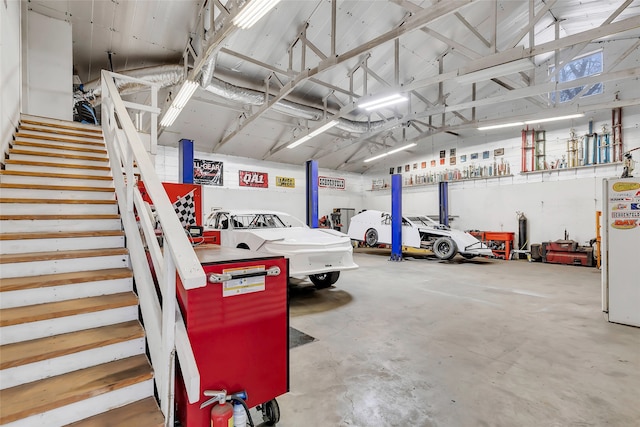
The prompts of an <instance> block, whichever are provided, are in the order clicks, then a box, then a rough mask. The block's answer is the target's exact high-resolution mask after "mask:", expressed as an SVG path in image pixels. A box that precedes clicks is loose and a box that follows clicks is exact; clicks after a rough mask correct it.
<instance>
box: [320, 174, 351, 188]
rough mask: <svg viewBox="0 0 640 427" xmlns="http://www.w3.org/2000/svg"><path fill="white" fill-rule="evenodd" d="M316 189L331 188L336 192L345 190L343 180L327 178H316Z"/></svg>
mask: <svg viewBox="0 0 640 427" xmlns="http://www.w3.org/2000/svg"><path fill="white" fill-rule="evenodd" d="M318 187H322V188H333V189H336V190H344V189H345V180H344V178H330V177H327V176H319V177H318Z"/></svg>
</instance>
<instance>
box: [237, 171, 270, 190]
mask: <svg viewBox="0 0 640 427" xmlns="http://www.w3.org/2000/svg"><path fill="white" fill-rule="evenodd" d="M239 173H240V187H258V188H268V187H269V174H268V173H266V172H254V171H239Z"/></svg>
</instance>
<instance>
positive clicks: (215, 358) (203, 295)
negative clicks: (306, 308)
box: [176, 245, 289, 427]
mask: <svg viewBox="0 0 640 427" xmlns="http://www.w3.org/2000/svg"><path fill="white" fill-rule="evenodd" d="M196 253H197V254H198V257H199V259H200V262H201V264H202V267H203V268H204V271H205V273H206V275H207V278H208V283H207V286H205V287H203V288H198V289H191V290H185V289H184V288H183V287H182V284H181V283H178V292H177V293H178V303H179V305H180V309H181V311H182V315H183V317H184V320H185V324H186V327H187V334H188V336H189V339H190V341H191V346H192V348H193V353H194V356H195V359H196V363H197V365H198V369H199V371H200V397H201V399H200V401H198V402H196V403H193V404H189V402H188V399H187V395H186V390H185V386H184V384H183V383H182V380H181V375H176V378H177V385H176V406H177V409H176V418H177V419H178V420H180V422H181V423H182V425H183V427H207V426H209V425H210V410H211V407H205V408H203V409H200V405H201V404H202V403H203V402H204V401H206V400H207V399H209V398H208V397H205V396H204V391H205V390H222V389H224V390H226V391H227V392H228V393H229V394H231V393H236V392H240V391H243V390H244V391H246V393H247V398H246V403H247V406H248V407H255V406H260V409H261V410H262V412H263V417H264V418H265V421H267V422H268V423H270V424H275V423H276V422H277V421H278V419H279V417H280V415H279V409H278V406H277V402H276V400H275V398H276V397H277V396H280V395H282V394H284V393H286V392H288V391H289V305H288V294H287V292H288V290H287V289H288V288H287V278H288V276H289V274H288V273H289V271H288V261H287V259H286V258H284V257H281V256H273V257H265V256H264V255H263V254H259V253H256V252H252V251H247V250H243V249H233V248H221V247H219V246H215V245H206V246H200V247H198V248H197V249H196ZM178 368H179V367H178Z"/></svg>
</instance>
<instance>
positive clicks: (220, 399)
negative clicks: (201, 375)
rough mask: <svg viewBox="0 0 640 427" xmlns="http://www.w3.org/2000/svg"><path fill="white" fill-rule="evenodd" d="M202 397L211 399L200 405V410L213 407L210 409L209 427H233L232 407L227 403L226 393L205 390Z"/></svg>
mask: <svg viewBox="0 0 640 427" xmlns="http://www.w3.org/2000/svg"><path fill="white" fill-rule="evenodd" d="M204 395H205V396H212V397H211V399H209V400H207V401H205V402H204V403H203V404H202V405H200V409H202V408H204V407H206V406H209V405H214V406H213V408H211V427H233V405H232V404H230V403H227V391H226V390H205V392H204ZM215 403H217V405H215Z"/></svg>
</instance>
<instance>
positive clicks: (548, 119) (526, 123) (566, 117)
mask: <svg viewBox="0 0 640 427" xmlns="http://www.w3.org/2000/svg"><path fill="white" fill-rule="evenodd" d="M578 117H584V113H577V114H570V115H568V116H558V117H548V118H546V119H534V120H525V121H524V122H511V123H503V124H501V125H491V126H482V127H479V128H478V130H491V129H502V128H508V127H514V126H524V125H533V124H536V123H547V122H556V121H558V120H568V119H577V118H578Z"/></svg>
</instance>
